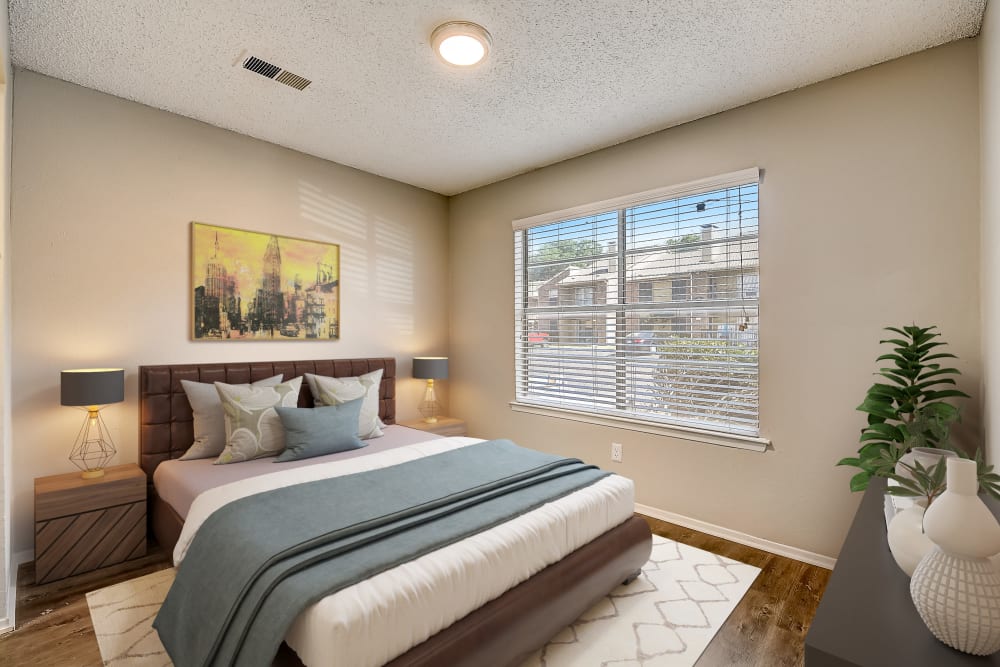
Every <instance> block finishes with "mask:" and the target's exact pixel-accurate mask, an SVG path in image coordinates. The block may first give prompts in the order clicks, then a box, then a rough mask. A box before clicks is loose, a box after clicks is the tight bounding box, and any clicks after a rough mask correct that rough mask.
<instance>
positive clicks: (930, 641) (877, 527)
mask: <svg viewBox="0 0 1000 667" xmlns="http://www.w3.org/2000/svg"><path fill="white" fill-rule="evenodd" d="M885 486H886V481H885V479H882V478H875V479H873V480H872V481H871V484H870V485H869V487H868V490H867V491H865V494H864V497H863V498H862V499H861V506H860V507H859V508H858V513H857V514H856V515H855V516H854V523H852V524H851V529H850V531H849V532H848V533H847V539H846V540H845V541H844V546H843V548H842V549H841V550H840V556H839V557H838V558H837V565H836V567H834V569H833V574H832V575H831V576H830V583H829V584H827V587H826V592H825V593H824V594H823V599H822V600H821V601H820V603H819V608H818V609H817V610H816V616H815V618H814V619H813V622H812V625H811V626H810V628H809V633H808V634H807V635H806V646H805V667H849V666H852V665H855V666H858V667H861V666H864V667H887V666H895V665H905V666H906V667H922V666H925V665H926V667H949V666H950V665H969V666H970V667H972V666H973V665H978V667H985V666H987V665H1000V653H995V654H993V655H992V656H990V657H988V658H981V657H977V656H972V655H967V654H965V653H960V652H959V651H956V650H954V649H952V648H949V647H948V646H945V645H944V644H942V643H941V642H939V641H938V640H937V639H935V637H934V635H932V634H931V632H930V630H928V629H927V626H925V625H924V622H923V621H921V620H920V616H919V615H918V614H917V610H916V608H914V606H913V601H912V600H911V599H910V578H909V577H907V576H906V574H904V573H903V571H902V570H900V569H899V566H898V565H896V561H895V560H893V558H892V554H891V553H890V552H889V545H888V543H887V542H886V536H885V535H886V528H885V514H884V497H885ZM985 500H986V504H987V505H988V506H989V507H990V509H991V510H992V511H993V514H994V515H997V516H1000V503H997V502H996V501H994V500H993V499H991V498H986V499H985Z"/></svg>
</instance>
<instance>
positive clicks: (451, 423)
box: [399, 417, 465, 435]
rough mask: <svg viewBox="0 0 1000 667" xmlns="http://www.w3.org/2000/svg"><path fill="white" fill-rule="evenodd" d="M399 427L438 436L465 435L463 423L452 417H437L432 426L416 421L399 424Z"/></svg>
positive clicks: (422, 421) (419, 420)
mask: <svg viewBox="0 0 1000 667" xmlns="http://www.w3.org/2000/svg"><path fill="white" fill-rule="evenodd" d="M399 425H400V426H405V427H407V428H415V429H417V430H418V431H427V432H428V433H437V434H438V435H465V422H464V421H462V420H461V419H455V418H454V417H438V420H437V421H436V422H434V423H433V424H428V423H427V422H425V421H424V420H423V419H418V420H416V421H412V422H400V424H399Z"/></svg>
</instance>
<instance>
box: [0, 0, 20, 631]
mask: <svg viewBox="0 0 1000 667" xmlns="http://www.w3.org/2000/svg"><path fill="white" fill-rule="evenodd" d="M11 74H12V72H11V66H10V22H9V20H8V16H7V4H6V3H3V4H2V5H0V79H2V80H0V95H2V96H3V109H2V111H0V151H2V152H0V314H2V318H3V320H2V324H0V540H2V542H0V632H3V631H4V630H5V629H6V628H8V627H12V626H13V625H14V596H13V595H12V594H11V593H12V591H13V587H14V584H15V581H16V577H15V576H14V572H13V570H12V569H11V568H12V563H13V560H12V555H13V554H12V553H11V548H10V546H11V540H10V538H11V525H10V524H11V522H10V493H11V479H12V474H11V447H10V441H11V437H10V431H11V424H10V415H11V410H10V403H11V394H10V360H11V356H10V336H11V317H10V301H11V299H10V261H9V259H8V257H9V253H8V249H9V248H10V135H11V92H12V89H13V85H12V83H13V80H12V76H11Z"/></svg>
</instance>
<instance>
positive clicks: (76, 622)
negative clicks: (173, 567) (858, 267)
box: [0, 517, 830, 667]
mask: <svg viewBox="0 0 1000 667" xmlns="http://www.w3.org/2000/svg"><path fill="white" fill-rule="evenodd" d="M645 518H646V520H647V521H648V522H649V525H650V527H651V528H652V530H653V532H654V533H656V534H657V535H661V536H663V537H667V538H670V539H672V540H676V541H678V542H684V543H685V544H690V545H691V546H694V547H698V548H699V549H705V550H706V551H711V552H714V553H717V554H719V555H722V556H726V557H729V558H732V559H734V560H738V561H741V562H744V563H748V564H750V565H754V566H756V567H759V568H761V573H760V575H759V576H758V577H757V579H756V581H754V583H753V586H751V588H750V591H749V592H748V593H747V594H746V596H745V597H744V598H743V600H741V601H740V604H739V605H738V606H737V607H736V609H735V610H734V611H733V614H732V615H731V616H730V617H729V619H728V620H727V621H726V623H725V625H724V626H723V627H722V629H721V630H720V631H719V634H717V635H716V636H715V638H714V639H713V640H712V643H711V644H709V646H708V648H707V649H706V650H705V653H704V654H703V655H702V657H701V659H700V660H699V661H698V666H699V667H715V666H716V665H718V666H720V667H721V666H723V665H726V666H728V665H748V666H750V665H766V666H767V667H780V666H782V665H793V666H795V667H798V666H800V665H802V650H803V642H804V640H805V635H806V631H807V630H808V629H809V623H810V622H811V621H812V618H813V615H814V614H815V613H816V606H817V605H818V604H819V599H820V597H822V595H823V590H824V589H825V588H826V583H827V580H828V579H829V577H830V571H829V570H825V569H823V568H820V567H816V566H814V565H806V564H805V563H800V562H799V561H795V560H791V559H788V558H783V557H781V556H775V555H774V554H771V553H768V552H766V551H761V550H759V549H754V548H752V547H745V546H743V545H741V544H736V543H735V542H730V541H728V540H724V539H721V538H718V537H712V536H711V535H706V534H705V533H700V532H698V531H695V530H689V529H687V528H682V527H680V526H677V525H674V524H671V523H666V522H665V521H659V520H657V519H650V518H648V517H645ZM169 565H170V563H169V559H168V557H167V554H166V553H164V552H163V551H161V550H153V551H152V552H151V553H150V554H149V555H148V556H146V557H145V558H141V559H138V560H135V561H132V562H130V563H124V564H122V565H119V566H116V567H113V568H107V569H106V570H102V571H100V572H96V573H90V574H85V575H81V576H78V577H74V578H72V579H66V580H63V581H56V582H52V583H50V584H44V585H42V586H34V585H32V583H31V582H33V581H34V576H35V573H34V568H33V566H32V565H31V564H28V565H24V566H21V569H20V571H19V572H18V585H17V628H16V629H15V630H13V631H12V632H10V633H7V634H5V635H0V667H28V666H29V665H30V666H32V667H91V666H94V667H96V666H98V665H100V664H101V656H100V653H99V652H98V650H97V640H96V639H95V638H94V629H93V626H92V625H91V623H90V612H89V611H88V609H87V601H86V599H85V597H84V594H85V593H86V592H87V591H92V590H96V589H98V588H103V587H105V586H110V585H112V584H115V583H118V582H119V581H125V580H127V579H132V578H133V577H139V576H142V575H144V574H149V573H150V572H155V571H157V570H161V569H163V568H166V567H168V566H169ZM581 667H586V666H581Z"/></svg>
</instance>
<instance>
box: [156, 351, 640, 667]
mask: <svg viewBox="0 0 1000 667" xmlns="http://www.w3.org/2000/svg"><path fill="white" fill-rule="evenodd" d="M377 369H382V370H383V378H382V384H381V387H380V392H379V395H380V403H379V416H380V418H381V419H382V421H383V422H384V423H385V424H387V425H388V426H389V428H387V433H386V436H384V437H383V438H379V439H375V440H372V441H369V442H370V443H371V444H370V447H369V448H365V449H366V450H369V451H365V450H359V451H361V452H362V453H364V454H365V455H366V456H367V455H375V456H373V458H372V459H370V460H375V459H378V458H380V457H381V458H385V459H387V460H391V459H392V457H393V456H396V454H395V453H394V451H399V452H404V451H409V450H411V449H420V448H422V447H426V448H429V449H435V448H441V447H452V446H455V447H459V446H463V445H464V444H468V443H466V442H463V441H467V440H471V439H460V438H454V439H447V440H443V439H442V440H441V441H439V442H434V441H435V439H438V438H439V437H438V436H433V435H431V434H424V433H417V432H415V431H413V430H412V429H405V428H403V427H399V426H392V425H393V424H394V423H395V370H396V365H395V360H394V359H391V358H371V359H350V360H314V361H295V362H253V363H228V364H218V363H213V364H183V365H166V366H143V367H141V368H140V382H139V386H140V405H141V426H140V465H141V466H142V468H143V470H144V471H145V472H146V474H147V476H148V480H149V483H150V484H149V491H150V507H151V511H150V520H151V531H152V533H153V534H154V535H155V537H156V539H157V541H158V542H159V543H160V544H161V545H163V546H164V548H166V549H173V546H174V545H175V544H176V543H177V541H178V538H179V536H180V535H181V532H182V529H183V526H184V521H185V518H184V517H185V516H186V514H187V512H188V511H189V508H190V504H191V502H192V500H193V498H194V497H195V496H196V495H197V493H198V492H199V490H201V489H203V488H205V487H206V486H212V485H213V484H215V483H218V484H225V483H227V482H230V481H233V480H232V479H231V478H230V477H227V475H229V476H237V477H238V476H241V475H243V474H246V475H250V474H251V469H250V467H249V466H252V465H254V464H256V465H257V466H258V467H261V468H264V469H265V470H267V471H269V470H270V469H266V465H267V463H265V462H263V461H259V462H248V463H240V464H235V465H231V466H210V465H209V464H207V463H206V462H201V463H200V466H186V467H183V468H182V467H181V466H180V465H177V464H175V463H171V464H169V465H167V466H163V469H162V470H161V469H160V466H161V464H163V463H164V462H168V461H173V460H174V459H177V458H178V457H179V456H181V455H182V454H183V453H184V451H186V449H187V447H188V446H189V445H190V443H191V441H192V416H191V408H190V405H189V404H188V401H187V396H186V394H185V393H184V391H183V389H182V387H181V384H180V381H181V380H182V379H186V380H193V381H198V382H214V381H220V382H227V383H245V382H253V381H256V380H259V379H262V378H266V377H270V376H273V375H276V374H278V373H282V374H284V375H285V377H286V378H291V377H296V376H299V375H302V374H303V373H307V372H308V373H315V374H317V375H328V376H333V377H350V376H357V375H362V374H364V373H368V372H371V371H374V370H377ZM299 406H300V407H311V406H312V396H311V395H310V393H309V388H308V386H307V384H306V383H303V386H302V391H301V394H300V396H299ZM380 441H381V442H380ZM448 441H455V442H450V443H449V442H448ZM473 441H474V440H473ZM422 442H426V443H429V444H426V445H425V444H422ZM333 456H339V455H333ZM321 458H326V457H321ZM187 463H195V464H197V463H199V462H197V461H191V462H184V464H187ZM306 465H308V462H306ZM354 465H362V464H358V463H357V462H354ZM241 466H248V467H247V468H244V469H242V470H240V468H241ZM227 469H228V470H227ZM158 470H159V472H158ZM220 473H221V475H222V476H221V477H219V478H218V479H216V480H214V481H213V480H211V479H210V478H211V477H212V476H214V475H219V474H220ZM170 477H173V478H174V482H173V483H171V482H164V480H165V479H168V478H170ZM200 477H205V479H199V480H195V479H194V478H200ZM154 478H156V481H157V485H159V486H161V487H162V488H163V492H162V493H161V492H160V491H158V490H157V485H154V484H153V481H154ZM188 478H191V479H188ZM186 482H187V485H186V486H185V483H186ZM619 505H620V502H619ZM619 512H620V510H619ZM608 513H609V514H611V512H610V510H609V512H608ZM525 516H528V515H525ZM581 516H582V515H581ZM522 518H523V517H518V519H522ZM619 518H622V520H621V521H620V522H619V521H618V520H617V519H613V518H612V519H609V521H611V522H612V524H611V525H610V526H608V527H607V529H606V530H605V529H604V528H600V529H599V530H601V532H600V533H599V534H597V535H596V536H583V537H585V538H586V541H584V542H582V543H581V544H580V545H579V546H578V547H574V548H573V550H572V551H571V552H569V553H567V554H565V555H561V556H560V559H559V560H557V561H556V562H553V563H551V564H547V565H546V566H544V567H540V568H539V569H538V571H535V572H534V573H532V574H531V575H530V576H528V577H527V578H526V579H523V580H522V581H520V583H516V585H513V587H511V588H508V589H503V590H501V591H497V593H496V595H492V597H489V598H488V601H484V602H485V603H484V604H482V605H481V606H478V608H475V609H474V610H473V611H471V613H467V614H464V615H462V616H461V617H460V618H458V620H455V621H454V622H451V623H450V624H448V625H447V626H446V627H444V628H443V629H441V630H440V631H436V632H435V633H434V634H432V635H431V636H429V638H426V639H425V640H422V641H419V643H416V644H415V645H412V646H409V645H407V647H406V648H405V649H404V650H403V651H402V652H401V653H399V654H397V655H395V656H394V657H392V659H391V660H390V661H389V662H388V663H387V664H390V665H393V666H395V667H401V666H404V665H406V666H410V665H441V664H448V665H507V664H518V662H519V661H520V660H522V659H523V658H525V657H527V656H529V655H530V654H531V653H532V652H533V651H535V650H536V649H537V648H539V647H540V646H541V645H543V644H544V643H545V642H546V641H547V640H548V639H549V638H551V637H552V636H553V635H555V634H556V633H557V632H559V631H560V630H561V629H562V628H564V627H565V626H566V625H568V624H569V623H571V622H572V621H573V620H574V619H576V618H577V617H578V616H579V615H580V614H581V613H582V612H584V611H586V609H588V608H589V607H590V606H591V605H592V604H593V603H594V602H596V601H597V600H598V599H600V598H601V597H603V596H604V595H606V594H607V593H608V592H609V591H610V590H612V589H613V588H615V587H616V586H618V585H619V584H621V583H622V582H623V581H626V580H628V579H630V578H631V577H633V576H634V575H635V573H637V572H638V570H639V569H640V568H641V566H642V564H643V563H645V561H646V560H647V558H648V556H649V551H650V540H651V538H650V532H649V528H648V526H647V525H646V523H645V521H643V520H642V519H639V518H636V517H630V518H629V515H626V516H625V517H619ZM511 523H513V522H511ZM576 523H577V524H580V526H581V527H580V528H579V529H577V530H578V531H584V532H585V531H587V530H591V531H593V530H596V529H595V528H594V525H596V524H594V525H591V524H592V523H593V522H590V521H581V520H579V519H577V520H576ZM533 530H534V528H531V527H529V528H528V529H527V531H528V532H532V531H533ZM477 537H478V536H477ZM560 539H564V538H563V537H562V536H560ZM565 539H567V540H568V539H577V540H578V541H579V540H580V539H581V536H577V537H576V538H573V536H570V537H567V538H565ZM452 546H454V545H452ZM425 558H426V557H425ZM407 565H409V564H407ZM383 574H387V573H383ZM379 576H382V575H379ZM372 579H373V580H374V579H376V577H373V578H372ZM366 583H367V582H366ZM460 588H464V587H460ZM504 591H505V592H504ZM324 602H325V601H324ZM315 606H316V607H319V606H320V605H315ZM303 616H304V617H305V616H306V614H303ZM321 617H322V615H321V614H319V615H317V614H312V618H307V619H304V620H303V621H302V622H301V623H298V622H297V623H296V627H295V628H293V632H290V633H289V635H288V641H289V642H290V643H292V644H296V642H298V645H296V646H295V651H297V652H298V653H299V654H309V653H310V652H311V653H312V654H313V655H317V654H321V653H322V652H323V650H324V649H326V650H328V648H329V647H328V646H325V647H324V646H323V645H322V643H321V644H320V645H319V647H317V645H310V644H309V642H310V641H313V640H310V639H309V637H311V636H312V637H314V639H315V636H316V635H317V634H318V633H317V630H316V628H315V627H313V628H310V625H313V626H314V625H315V624H316V623H317V622H319V621H317V619H320V618H321ZM369 629H370V628H369ZM293 635H295V636H293ZM416 636H418V637H419V633H417V635H416ZM304 637H305V639H303V638H304ZM393 639H394V640H395V639H396V638H393ZM410 641H413V640H412V638H411V639H410ZM303 642H304V643H303ZM326 654H328V653H326ZM307 662H309V663H310V664H312V663H313V662H315V660H308V659H307ZM276 664H282V665H297V664H301V662H299V660H298V658H297V655H296V653H295V652H293V651H290V650H287V649H286V648H285V647H283V650H282V652H281V653H279V657H278V661H277V662H276Z"/></svg>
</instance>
